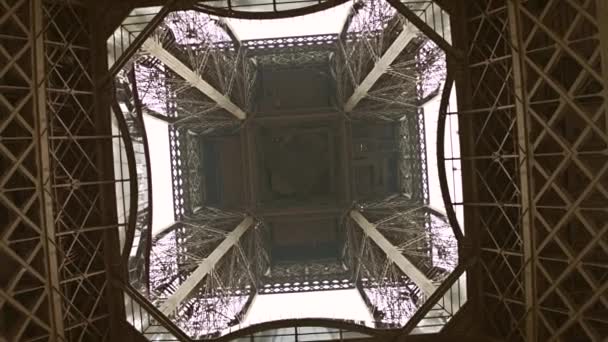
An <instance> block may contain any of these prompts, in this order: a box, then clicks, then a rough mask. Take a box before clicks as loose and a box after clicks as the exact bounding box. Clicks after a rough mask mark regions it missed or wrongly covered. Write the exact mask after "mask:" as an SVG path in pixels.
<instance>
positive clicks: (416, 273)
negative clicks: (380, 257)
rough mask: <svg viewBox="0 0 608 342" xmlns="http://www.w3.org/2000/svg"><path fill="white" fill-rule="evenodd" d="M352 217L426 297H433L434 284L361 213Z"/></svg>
mask: <svg viewBox="0 0 608 342" xmlns="http://www.w3.org/2000/svg"><path fill="white" fill-rule="evenodd" d="M350 217H351V218H352V219H353V220H354V221H355V222H356V223H357V225H358V226H359V227H360V228H361V229H362V230H363V232H364V233H365V234H366V235H367V236H368V237H369V238H371V239H372V240H373V241H374V242H375V243H376V245H378V247H380V249H382V251H383V252H384V253H386V255H387V256H388V258H389V259H391V260H392V261H393V262H394V263H395V264H396V265H397V266H398V267H399V269H401V271H403V273H404V274H405V275H407V276H408V277H409V278H410V279H411V280H412V281H413V282H414V283H415V284H416V285H417V286H418V287H419V288H420V290H422V292H424V294H425V295H427V296H431V295H432V294H433V293H434V292H435V290H436V288H437V287H436V286H435V284H433V282H432V281H431V280H430V279H429V278H427V276H426V275H425V274H424V273H422V272H421V271H420V270H419V269H418V268H417V267H416V266H415V265H414V264H413V263H412V262H411V261H409V260H408V259H407V258H406V257H405V256H403V254H401V252H400V251H399V250H398V249H397V247H395V246H394V245H393V244H391V243H390V241H388V240H387V239H386V238H385V237H384V236H383V235H382V234H381V233H380V232H379V231H378V229H376V226H374V225H373V224H372V223H371V222H369V221H368V220H367V219H366V218H365V217H364V216H363V215H361V213H360V212H359V211H357V210H353V211H351V212H350Z"/></svg>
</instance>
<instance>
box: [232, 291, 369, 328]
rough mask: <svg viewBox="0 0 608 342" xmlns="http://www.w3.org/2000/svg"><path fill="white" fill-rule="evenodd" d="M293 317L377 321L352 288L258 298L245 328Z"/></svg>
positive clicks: (250, 309) (248, 316)
mask: <svg viewBox="0 0 608 342" xmlns="http://www.w3.org/2000/svg"><path fill="white" fill-rule="evenodd" d="M290 318H336V319H351V320H355V321H365V322H366V323H367V324H370V323H371V322H372V321H373V318H372V315H371V314H370V312H369V310H368V309H367V307H366V306H365V303H364V302H363V299H362V298H361V295H359V292H358V291H357V290H356V289H348V290H332V291H314V292H301V293H280V294H264V295H257V296H256V297H255V299H254V301H253V303H252V304H251V307H250V308H249V312H248V313H247V316H246V317H245V320H244V321H243V325H245V326H247V325H252V324H257V323H262V322H270V321H275V320H279V319H290ZM368 322H370V323H368Z"/></svg>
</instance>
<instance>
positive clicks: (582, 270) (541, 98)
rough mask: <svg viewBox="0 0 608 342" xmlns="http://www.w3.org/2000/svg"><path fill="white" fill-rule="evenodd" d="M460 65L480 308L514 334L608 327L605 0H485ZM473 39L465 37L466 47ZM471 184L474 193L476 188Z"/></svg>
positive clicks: (470, 22)
mask: <svg viewBox="0 0 608 342" xmlns="http://www.w3.org/2000/svg"><path fill="white" fill-rule="evenodd" d="M465 13H466V14H465V15H464V16H463V22H462V27H463V28H465V27H466V29H465V30H464V31H465V32H461V33H462V34H466V37H467V38H468V40H467V41H466V43H465V42H464V41H463V44H465V45H463V51H466V52H467V61H468V63H466V64H465V65H464V68H463V69H462V70H461V73H462V74H456V75H455V76H456V85H457V86H458V88H457V89H458V91H459V107H460V108H459V111H458V112H453V113H450V114H449V115H451V116H453V117H458V119H459V121H460V123H461V127H462V129H463V131H462V136H463V137H467V141H466V146H467V147H466V148H465V149H463V157H462V158H459V160H460V161H461V162H462V170H463V174H465V175H467V176H466V177H465V179H464V180H465V189H466V190H465V191H466V192H465V202H464V203H462V205H463V206H464V209H465V215H468V216H467V220H468V221H472V222H476V225H475V228H476V229H478V231H477V234H478V236H477V239H478V241H477V243H478V244H479V248H480V259H479V260H480V261H479V262H480V266H479V269H478V271H477V272H478V273H476V274H475V275H474V278H475V279H477V280H478V282H479V283H476V284H475V286H479V287H480V290H481V291H480V293H482V295H481V298H480V300H481V306H480V308H481V310H482V311H481V312H483V314H481V315H480V316H481V317H484V318H485V320H484V322H485V324H484V326H485V327H486V328H487V329H486V330H485V332H486V333H487V334H488V335H491V336H496V337H500V338H505V339H507V340H509V341H555V340H581V341H583V340H584V341H600V340H602V339H604V338H605V337H606V333H607V330H606V327H607V325H606V320H605V319H604V317H606V314H607V312H608V311H607V310H608V302H607V300H608V299H607V298H606V290H607V289H608V278H607V274H608V273H607V272H606V267H607V264H606V253H607V252H608V249H607V248H606V233H607V229H608V225H607V224H606V222H607V221H606V210H605V209H606V203H607V199H608V196H607V192H606V187H607V186H608V183H607V178H606V170H607V168H608V163H607V162H606V160H607V159H606V148H607V147H608V136H607V135H606V132H607V131H606V128H607V127H606V123H607V122H608V120H607V119H608V117H607V113H608V111H607V105H608V97H607V96H606V95H607V82H606V75H607V72H608V67H607V66H608V64H607V61H608V54H607V53H606V52H607V51H608V50H607V49H606V44H607V43H606V37H607V35H606V33H607V30H606V25H605V20H604V18H605V16H606V13H607V12H606V5H605V2H604V1H569V0H568V1H527V2H524V1H518V0H512V1H476V2H474V3H473V2H471V3H468V6H467V8H466V12H465ZM465 47H466V48H465ZM467 193H468V195H467Z"/></svg>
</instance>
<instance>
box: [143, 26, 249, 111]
mask: <svg viewBox="0 0 608 342" xmlns="http://www.w3.org/2000/svg"><path fill="white" fill-rule="evenodd" d="M142 48H143V49H144V50H145V51H147V52H148V53H150V54H151V55H153V56H154V57H156V58H158V59H159V60H160V61H161V62H163V64H165V65H166V66H167V67H169V69H171V70H173V71H174V72H175V73H177V74H178V75H179V76H181V77H182V78H183V79H184V80H186V81H187V82H188V83H190V85H192V86H193V87H194V88H196V89H198V90H200V91H201V92H202V93H203V94H205V95H206V96H208V97H209V98H210V99H212V100H213V101H215V102H216V103H217V104H218V106H220V107H222V108H224V109H225V110H227V111H228V112H230V113H231V114H232V115H234V116H236V117H237V119H239V120H245V118H246V117H247V114H245V112H244V111H243V110H242V109H241V108H239V107H238V106H237V105H235V104H234V103H233V102H232V101H230V99H229V98H228V97H227V96H226V95H224V94H222V93H220V92H219V91H218V90H217V89H215V88H214V87H213V86H211V84H209V83H207V82H206V81H205V80H204V79H203V78H202V77H201V76H200V75H198V74H197V73H196V72H194V71H193V70H191V69H190V68H188V67H187V66H186V65H185V64H184V63H182V62H181V61H180V60H179V59H177V58H176V57H175V56H173V55H172V54H171V53H170V52H169V51H167V50H166V49H165V48H163V46H162V45H161V44H160V43H159V42H157V41H154V40H152V39H150V38H149V39H147V40H146V41H145V42H144V43H143V45H142Z"/></svg>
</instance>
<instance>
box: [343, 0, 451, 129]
mask: <svg viewBox="0 0 608 342" xmlns="http://www.w3.org/2000/svg"><path fill="white" fill-rule="evenodd" d="M408 6H409V7H411V8H418V7H421V6H423V5H422V3H419V4H417V3H414V4H410V5H408ZM336 62H337V65H336V66H335V68H336V74H337V83H338V86H337V88H338V93H339V94H338V96H339V98H341V99H342V101H343V103H344V104H345V110H346V111H347V112H351V116H353V117H357V116H364V117H367V116H370V117H372V118H374V119H380V120H395V119H399V118H401V117H403V116H404V115H406V114H408V113H410V114H415V113H416V109H417V108H418V106H419V105H420V104H421V103H423V102H424V101H426V100H427V99H429V98H430V97H432V96H435V95H437V93H438V89H439V87H440V84H441V83H442V82H443V80H444V79H445V54H444V53H443V51H442V50H441V49H440V48H439V47H438V46H437V45H435V44H434V43H432V42H431V41H430V40H428V38H426V37H425V36H424V35H422V34H421V33H420V32H419V31H418V30H417V29H415V28H414V27H413V25H412V24H410V23H409V22H408V21H407V20H405V19H404V18H403V17H402V16H401V15H399V14H398V13H397V12H396V11H395V9H394V8H393V7H392V6H391V5H390V4H388V3H387V2H385V1H362V2H357V3H355V4H354V6H353V10H352V13H351V15H350V16H349V19H348V20H347V22H346V25H345V27H344V28H343V31H342V34H341V40H340V42H339V54H338V57H337V58H336Z"/></svg>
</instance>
